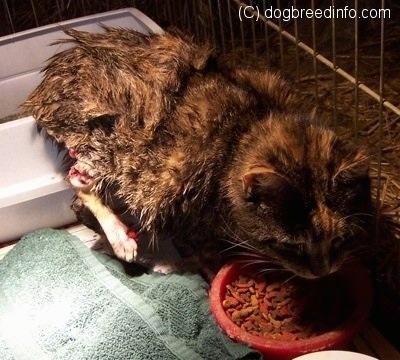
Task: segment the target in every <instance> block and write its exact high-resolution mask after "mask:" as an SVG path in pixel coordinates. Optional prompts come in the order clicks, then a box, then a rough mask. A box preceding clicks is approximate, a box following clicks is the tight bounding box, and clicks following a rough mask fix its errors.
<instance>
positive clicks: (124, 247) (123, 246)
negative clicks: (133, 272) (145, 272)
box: [103, 220, 138, 262]
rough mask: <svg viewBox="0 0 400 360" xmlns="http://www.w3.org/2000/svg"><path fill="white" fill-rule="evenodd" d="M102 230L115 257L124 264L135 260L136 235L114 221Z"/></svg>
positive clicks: (120, 223)
mask: <svg viewBox="0 0 400 360" xmlns="http://www.w3.org/2000/svg"><path fill="white" fill-rule="evenodd" d="M103 230H104V232H105V234H106V236H107V239H108V241H109V243H110V245H111V247H112V249H113V251H114V254H115V256H116V257H118V258H119V259H121V260H124V261H126V262H133V261H135V260H136V258H137V248H138V246H137V234H136V233H135V232H134V231H132V230H130V229H128V228H127V227H126V226H125V225H124V224H123V223H122V222H120V221H119V220H114V221H113V222H112V223H110V224H108V225H107V226H106V229H104V227H103Z"/></svg>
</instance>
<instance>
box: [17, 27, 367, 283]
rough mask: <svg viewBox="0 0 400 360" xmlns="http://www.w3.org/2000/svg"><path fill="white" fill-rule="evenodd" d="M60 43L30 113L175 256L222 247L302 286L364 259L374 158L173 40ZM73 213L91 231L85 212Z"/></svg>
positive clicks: (244, 73) (276, 85)
mask: <svg viewBox="0 0 400 360" xmlns="http://www.w3.org/2000/svg"><path fill="white" fill-rule="evenodd" d="M66 33H67V35H69V36H71V37H72V40H71V39H69V40H67V41H68V42H71V43H72V45H73V47H72V48H71V49H69V50H66V51H64V52H62V53H60V54H57V55H55V56H54V57H53V58H52V59H50V62H49V64H48V66H47V67H46V68H45V69H44V79H43V82H42V83H41V84H40V85H39V86H38V88H37V89H36V90H35V91H34V92H33V93H32V94H31V96H30V97H29V99H28V100H27V101H26V103H25V108H26V109H27V110H28V111H30V112H31V113H33V115H34V117H35V119H36V121H37V123H38V125H39V126H41V127H43V128H44V129H46V130H47V132H48V133H49V134H50V135H51V136H53V137H55V138H56V139H57V140H58V141H60V142H63V143H64V144H65V145H66V146H67V147H68V148H74V149H76V150H77V151H78V153H79V156H81V157H82V159H84V161H86V162H87V163H88V164H90V167H91V168H92V169H93V176H94V178H95V179H96V185H95V188H94V191H95V192H97V194H98V195H99V196H100V197H101V198H102V199H103V201H104V203H106V204H108V205H109V206H110V207H111V208H113V209H117V208H118V209H119V210H118V211H117V212H119V213H128V214H130V215H133V216H134V217H135V218H137V219H139V223H140V226H139V229H138V231H142V232H147V233H148V234H151V236H152V237H153V238H154V239H155V240H156V241H157V239H158V238H159V237H160V236H161V234H165V233H167V234H170V235H171V236H173V238H174V240H175V242H176V243H177V245H178V247H179V248H180V249H181V251H182V252H185V251H188V252H191V251H192V252H193V251H194V252H195V253H196V251H200V250H199V249H205V248H208V247H209V245H210V244H211V245H212V246H211V247H214V245H218V246H217V248H219V245H221V244H223V242H224V240H228V241H231V242H233V243H234V244H237V245H233V247H236V246H237V247H238V248H241V249H242V250H243V251H244V252H246V253H250V257H253V258H254V259H255V260H257V261H258V260H260V259H262V261H265V262H266V264H267V262H268V261H269V260H268V259H270V257H272V259H273V261H274V262H277V263H279V264H281V265H282V266H284V267H285V268H288V269H290V270H291V271H293V272H295V273H296V274H298V275H301V276H304V277H318V276H323V275H326V274H328V273H330V272H332V271H335V270H336V269H337V268H338V267H339V266H340V264H341V263H342V262H343V261H345V259H346V256H348V254H349V253H351V252H352V251H354V249H357V247H358V246H359V245H360V244H359V242H360V241H361V239H362V236H361V235H363V231H364V229H365V227H366V224H367V223H368V222H369V220H370V219H369V218H368V216H369V214H370V184H369V177H368V157H367V155H366V154H365V152H364V151H363V150H360V149H358V148H357V147H355V146H353V145H351V144H349V143H347V142H345V141H344V140H342V139H340V138H338V137H337V136H336V135H335V134H334V133H333V132H332V131H331V130H329V129H326V128H323V127H320V126H317V125H315V123H313V122H312V121H311V120H310V119H311V116H309V115H304V114H302V112H301V111H298V110H297V109H296V106H295V105H294V99H293V95H292V92H291V84H289V83H287V82H286V81H285V80H284V79H282V77H281V76H280V75H279V74H276V73H272V72H269V71H263V72H260V71H256V70H248V69H229V68H226V67H220V66H218V65H217V63H218V62H216V61H215V59H214V57H213V55H212V53H211V50H210V48H209V46H207V45H206V46H199V45H195V44H194V43H193V41H192V40H191V39H190V38H188V37H186V36H183V35H177V34H174V33H168V32H166V33H164V34H163V35H151V36H144V35H141V34H138V33H136V32H134V31H129V30H123V29H111V28H106V29H105V33H104V34H89V33H83V32H77V31H74V30H67V31H66ZM112 199H114V200H112ZM115 199H118V200H119V204H118V205H116V204H115ZM74 208H75V210H76V211H77V213H78V217H79V216H81V218H82V220H85V219H90V222H93V224H92V226H96V220H95V219H93V217H91V216H90V215H88V214H87V209H85V207H84V206H83V204H82V203H81V201H80V199H78V200H77V201H76V202H75V204H74ZM193 249H194V250H193ZM267 266H268V265H267Z"/></svg>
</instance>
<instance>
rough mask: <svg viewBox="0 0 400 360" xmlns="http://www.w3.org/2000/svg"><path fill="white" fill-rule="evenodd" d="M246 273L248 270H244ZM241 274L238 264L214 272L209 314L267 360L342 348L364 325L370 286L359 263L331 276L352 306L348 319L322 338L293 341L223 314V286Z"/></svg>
mask: <svg viewBox="0 0 400 360" xmlns="http://www.w3.org/2000/svg"><path fill="white" fill-rule="evenodd" d="M244 272H246V274H248V268H246V269H245V271H244ZM240 273H241V265H240V264H238V263H233V264H228V265H225V266H224V267H222V269H221V270H220V271H219V272H218V273H217V275H216V277H215V278H214V280H213V282H212V283H211V288H210V303H211V311H212V313H213V315H214V317H215V319H216V320H217V322H218V324H219V326H220V327H221V329H222V330H223V331H224V332H225V333H226V334H227V335H228V336H229V337H230V338H231V339H233V340H235V341H237V342H240V343H243V344H247V345H248V346H250V347H252V348H254V349H256V350H258V351H260V352H261V353H262V354H263V355H264V356H265V358H266V359H271V360H272V359H275V360H289V359H293V358H294V357H296V356H300V355H302V354H306V353H310V352H314V351H321V350H330V349H343V348H344V347H345V346H346V345H347V344H348V343H349V342H350V341H351V339H352V338H353V337H354V335H355V334H356V333H357V332H358V331H359V330H360V328H361V327H362V326H363V324H364V322H365V320H366V319H367V317H368V314H369V311H370V308H371V305H372V285H371V280H370V277H369V274H368V272H367V271H366V269H365V268H363V267H362V266H361V265H360V264H359V263H356V262H355V263H351V264H347V265H346V266H344V267H343V268H342V269H341V270H340V271H338V272H337V273H336V274H335V275H334V276H339V277H340V281H343V286H344V287H345V289H346V293H345V296H348V297H350V300H351V302H352V303H354V304H355V306H354V307H353V311H352V312H351V313H350V314H349V316H348V317H347V319H346V320H345V321H344V322H343V324H341V325H340V326H338V327H337V328H335V329H333V330H330V331H328V332H326V333H323V334H321V335H317V336H313V337H310V338H307V339H300V340H294V341H286V340H279V339H277V340H275V339H268V338H265V337H261V336H256V335H253V334H250V333H248V332H246V331H245V330H243V329H241V328H240V327H239V326H237V325H236V324H234V323H233V321H232V320H231V319H230V318H229V317H228V315H226V313H225V310H224V308H223V307H222V301H223V300H224V298H225V294H226V285H228V284H230V283H232V281H234V280H235V279H237V278H238V276H239V274H240Z"/></svg>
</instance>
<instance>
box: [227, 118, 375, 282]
mask: <svg viewBox="0 0 400 360" xmlns="http://www.w3.org/2000/svg"><path fill="white" fill-rule="evenodd" d="M228 194H229V197H230V202H231V216H232V218H233V223H234V224H235V228H236V229H237V233H238V237H239V238H240V240H239V241H242V242H243V245H244V246H246V247H247V249H251V250H252V252H255V253H256V254H258V255H261V256H265V257H270V258H272V259H274V260H275V261H276V262H278V263H280V264H281V265H282V266H283V267H285V268H287V269H289V270H291V271H293V272H294V273H296V274H297V275H300V276H303V277H306V278H315V277H321V276H324V275H327V274H329V273H331V272H334V271H336V270H337V269H338V268H339V267H340V265H341V264H342V263H343V262H344V261H345V260H346V258H347V257H348V256H349V254H351V252H353V251H354V250H355V249H356V248H357V244H358V243H359V241H360V239H361V238H362V235H365V234H363V233H364V232H365V225H366V224H367V223H368V222H369V223H371V211H370V179H369V161H368V156H367V155H366V153H365V152H364V151H363V150H361V149H359V148H357V147H355V146H354V145H352V144H350V143H348V142H346V141H344V140H343V139H341V138H339V137H338V136H336V135H335V133H334V132H332V131H331V130H328V129H326V128H324V127H320V126H317V125H314V124H311V123H309V122H307V120H305V119H302V118H301V117H299V116H291V115H275V114H271V115H270V116H269V117H268V118H267V119H265V121H263V122H260V123H259V124H258V125H257V126H255V127H254V129H253V131H252V132H251V133H250V134H248V136H246V138H244V139H243V141H242V143H241V145H240V155H239V157H238V159H237V162H236V164H235V165H234V166H233V168H232V170H231V173H230V182H229V185H228ZM258 255H257V256H258Z"/></svg>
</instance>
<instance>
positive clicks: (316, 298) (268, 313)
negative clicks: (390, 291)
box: [222, 275, 351, 341]
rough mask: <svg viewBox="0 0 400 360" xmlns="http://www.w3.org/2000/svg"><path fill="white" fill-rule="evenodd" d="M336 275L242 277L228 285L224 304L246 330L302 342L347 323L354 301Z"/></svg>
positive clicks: (259, 334)
mask: <svg viewBox="0 0 400 360" xmlns="http://www.w3.org/2000/svg"><path fill="white" fill-rule="evenodd" d="M347 293H348V292H346V291H345V290H344V288H343V284H342V282H341V281H340V279H338V278H335V276H332V277H328V278H325V279H320V280H304V279H300V278H296V279H292V280H290V281H288V280H287V278H286V279H285V278H281V279H280V278H279V277H277V276H276V275H274V276H269V277H255V278H254V277H251V276H250V275H239V277H238V278H237V279H235V280H234V281H232V282H231V283H230V284H228V285H226V294H225V297H224V300H223V303H222V306H223V308H224V309H225V312H226V314H227V315H228V316H229V317H230V319H231V320H232V321H233V322H234V323H235V324H236V325H238V326H240V327H241V328H242V329H244V330H245V331H247V332H249V333H251V334H254V335H257V336H264V337H267V338H272V339H280V340H287V341H291V340H299V339H305V338H309V337H312V336H315V335H319V334H321V333H323V332H326V331H328V330H331V329H333V328H335V327H337V326H338V325H340V324H341V322H343V320H344V319H345V318H346V316H347V314H349V312H350V311H351V303H350V300H349V299H347V297H346V294H347Z"/></svg>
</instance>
